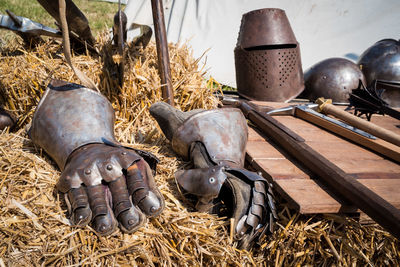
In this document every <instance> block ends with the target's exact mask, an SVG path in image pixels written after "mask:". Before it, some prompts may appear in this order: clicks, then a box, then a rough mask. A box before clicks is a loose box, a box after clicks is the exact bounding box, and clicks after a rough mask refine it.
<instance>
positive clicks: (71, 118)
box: [30, 80, 120, 170]
mask: <svg viewBox="0 0 400 267" xmlns="http://www.w3.org/2000/svg"><path fill="white" fill-rule="evenodd" d="M77 111H79V112H77ZM114 121H115V115H114V110H113V108H112V106H111V104H110V102H109V101H108V100H107V99H106V98H105V97H104V96H103V95H101V94H99V93H97V92H95V91H93V90H91V89H88V88H85V87H83V86H82V85H78V84H72V83H67V82H64V81H57V80H54V81H52V82H51V83H50V85H49V86H48V87H47V90H46V92H45V93H44V96H43V97H42V99H41V101H40V102H39V105H38V106H37V108H36V111H35V114H34V116H33V120H32V127H31V129H30V137H31V139H32V141H33V142H34V143H35V144H37V145H39V146H40V147H41V148H43V149H44V150H45V151H46V153H47V154H49V155H50V156H51V157H52V158H53V159H54V160H55V161H56V163H57V165H58V167H59V168H60V169H61V170H63V169H64V167H65V164H66V162H67V159H68V156H69V155H70V154H71V153H72V152H73V151H74V150H75V149H77V148H79V147H81V146H83V145H86V144H91V143H104V144H107V145H112V146H120V145H119V143H117V141H116V140H115V137H114Z"/></svg>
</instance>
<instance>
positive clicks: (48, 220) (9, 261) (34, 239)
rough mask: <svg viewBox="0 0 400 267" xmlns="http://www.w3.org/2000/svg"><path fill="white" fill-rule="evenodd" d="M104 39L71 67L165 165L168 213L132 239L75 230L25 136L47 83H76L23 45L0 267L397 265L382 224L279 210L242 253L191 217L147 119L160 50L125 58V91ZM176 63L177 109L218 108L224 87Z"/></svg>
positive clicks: (56, 58)
mask: <svg viewBox="0 0 400 267" xmlns="http://www.w3.org/2000/svg"><path fill="white" fill-rule="evenodd" d="M105 36H106V35H103V36H102V37H101V38H100V39H101V40H100V43H101V45H100V50H101V51H102V52H101V55H102V56H100V57H99V56H90V55H75V57H74V62H75V64H76V65H77V66H79V68H80V69H81V70H83V71H84V72H85V73H86V74H87V75H88V76H89V77H90V78H92V79H93V80H94V81H95V82H96V83H97V84H98V87H99V88H100V90H101V91H102V93H103V94H104V95H106V96H107V97H108V99H110V101H111V102H112V104H113V106H114V108H115V110H116V114H117V122H116V127H115V128H116V136H117V139H118V140H119V141H120V142H121V143H122V144H124V145H126V146H133V147H136V148H140V149H145V150H148V151H151V152H153V153H154V154H155V155H156V156H158V157H159V159H160V164H159V165H158V170H157V176H156V180H157V184H158V186H159V188H160V190H161V192H162V193H163V195H164V197H165V199H166V208H165V210H164V212H163V213H162V215H161V216H159V217H158V218H154V219H151V220H149V221H148V222H147V223H146V224H145V226H144V227H142V228H141V229H140V230H139V231H137V232H136V233H134V234H123V233H121V232H120V231H117V232H116V233H114V234H113V235H111V236H108V237H100V236H98V235H96V233H95V232H94V231H93V230H92V229H91V228H90V227H89V226H88V227H86V228H83V229H82V228H76V227H73V226H71V225H70V222H69V221H68V219H67V214H66V209H65V203H64V202H63V201H62V200H61V197H60V195H59V194H57V193H56V189H55V183H56V181H57V179H58V177H59V175H60V172H59V170H58V169H57V167H56V165H55V164H54V163H53V162H52V161H51V159H50V158H48V157H47V156H46V155H43V153H42V151H41V150H40V149H38V148H35V147H34V146H33V144H32V142H31V141H30V140H29V138H28V137H27V134H26V128H27V126H28V124H29V122H30V120H31V118H32V114H33V112H34V108H35V107H36V105H37V103H38V100H39V99H40V97H41V95H42V93H43V91H44V90H45V88H46V86H47V84H48V82H49V81H50V78H56V79H63V80H67V81H70V82H78V81H77V80H76V77H75V76H74V75H73V73H72V72H71V70H70V69H69V67H68V66H66V65H65V62H64V60H63V54H62V52H61V51H62V50H61V47H60V45H59V44H58V43H55V42H50V41H49V42H47V43H45V44H43V45H41V46H38V47H36V48H35V49H30V50H25V49H23V48H22V46H20V45H18V44H10V45H8V46H3V47H2V51H1V52H2V56H1V58H0V83H1V84H0V97H1V98H0V101H2V102H3V103H4V105H5V107H6V108H7V109H9V110H11V111H13V112H14V114H16V115H18V118H19V121H18V127H19V130H18V131H17V132H15V133H9V132H8V131H4V132H3V133H0V156H1V158H0V191H1V194H0V266H4V265H14V266H15V265H17V266H25V265H27V266H31V265H35V266H36V265H76V266H77V265H86V264H87V265H107V266H108V265H146V266H152V265H186V266H199V265H222V266H224V265H238V266H242V265H321V264H324V265H328V264H329V265H331V264H335V265H356V264H359V265H361V264H362V265H366V264H369V265H398V264H399V260H400V253H399V242H398V241H397V240H396V239H394V238H393V237H392V236H391V235H389V234H388V233H387V232H385V231H383V230H382V229H381V228H380V227H378V226H376V225H375V224H371V225H365V226H360V224H359V223H358V222H357V221H355V220H353V219H351V218H346V217H342V216H322V215H318V216H314V217H310V216H300V215H299V214H297V213H296V212H294V211H292V210H289V209H288V207H287V205H285V204H282V205H280V206H279V211H280V213H279V217H280V219H279V221H278V222H277V224H276V227H275V228H276V231H275V232H274V234H272V235H270V236H268V237H265V238H264V239H263V240H261V243H260V246H258V247H256V248H254V249H253V250H252V251H250V252H247V251H240V250H237V249H236V248H235V246H236V244H235V242H232V240H231V239H230V237H229V236H230V235H229V233H228V227H227V222H226V221H224V220H222V219H218V218H216V217H215V216H212V215H208V214H204V213H197V212H193V211H192V209H191V208H190V207H188V206H186V204H185V202H183V201H182V200H183V199H182V197H181V195H180V194H179V191H178V190H177V187H176V184H175V181H174V178H173V173H174V172H175V171H176V170H177V168H179V167H180V166H182V164H183V163H182V162H181V161H179V159H177V158H176V155H175V154H174V153H173V151H172V150H171V147H170V145H169V143H168V141H166V139H165V138H164V137H163V135H162V134H161V132H160V130H159V128H158V127H157V124H156V123H155V121H154V120H153V119H152V118H151V117H150V115H149V112H148V107H149V106H150V105H151V104H152V103H154V102H155V101H158V100H160V98H161V92H160V90H159V89H160V81H159V78H158V74H157V69H156V51H155V46H154V44H150V45H149V46H148V47H147V48H146V49H145V50H142V49H138V48H135V47H129V48H128V53H127V57H128V58H129V60H128V62H127V66H126V73H125V74H126V77H125V85H124V87H123V88H122V89H121V90H120V89H119V88H118V86H116V81H115V80H113V79H112V77H113V75H114V73H113V72H114V71H113V68H112V67H110V66H109V62H107V61H108V59H105V58H106V57H105V55H106V54H107V53H108V52H109V51H110V49H111V48H110V46H109V42H108V41H107V38H106V37H105ZM170 57H171V70H172V77H173V84H174V87H175V102H176V103H177V104H178V106H179V107H180V108H181V109H182V110H189V109H192V108H207V109H208V108H212V107H215V106H216V105H217V100H216V99H215V98H214V97H213V96H212V92H213V91H214V90H217V89H219V87H218V86H216V87H215V86H214V85H215V83H213V84H212V85H210V84H207V82H206V81H205V80H204V78H203V74H204V73H203V71H202V70H199V68H200V67H199V66H198V62H197V61H196V60H194V59H193V58H192V56H191V54H190V50H189V49H188V48H187V47H186V46H184V45H183V46H173V45H170ZM104 66H106V67H104Z"/></svg>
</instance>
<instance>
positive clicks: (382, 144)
mask: <svg viewBox="0 0 400 267" xmlns="http://www.w3.org/2000/svg"><path fill="white" fill-rule="evenodd" d="M339 110H340V109H339ZM295 113H296V117H299V118H302V119H303V120H305V121H307V122H311V123H313V124H314V125H317V126H319V127H322V128H323V129H326V130H328V131H330V132H332V133H335V134H337V135H339V136H341V137H344V138H346V139H348V140H351V141H352V142H354V143H355V144H357V145H362V146H363V147H365V148H368V149H370V150H372V151H374V152H378V153H380V154H381V155H384V156H386V157H388V158H390V159H392V160H394V161H396V162H397V163H399V162H400V147H399V146H397V145H394V144H391V143H389V142H386V141H384V140H382V139H379V138H377V139H370V138H367V137H365V136H362V135H359V134H356V133H354V132H353V131H351V130H349V129H346V128H344V127H341V126H339V125H337V124H334V123H332V122H330V121H328V120H326V119H324V118H321V117H318V116H316V115H313V114H311V113H308V112H305V111H304V110H301V109H296V112H295ZM345 113H346V112H345ZM346 114H348V113H346ZM359 120H360V121H362V122H364V120H362V119H360V118H359ZM378 127H380V126H375V128H378ZM380 129H384V128H380ZM385 131H386V132H389V133H392V135H394V133H393V132H391V131H388V130H385ZM397 136H400V135H397Z"/></svg>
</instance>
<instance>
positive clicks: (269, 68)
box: [234, 8, 304, 102]
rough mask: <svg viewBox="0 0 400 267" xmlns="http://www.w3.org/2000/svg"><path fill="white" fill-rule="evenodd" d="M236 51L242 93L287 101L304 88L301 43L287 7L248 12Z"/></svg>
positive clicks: (237, 75)
mask: <svg viewBox="0 0 400 267" xmlns="http://www.w3.org/2000/svg"><path fill="white" fill-rule="evenodd" d="M234 52H235V67H236V83H237V89H238V93H239V94H240V95H241V96H243V97H246V98H248V99H252V100H262V101H279V102H284V101H288V100H290V99H292V98H294V97H296V96H297V95H298V94H299V93H300V92H301V91H302V90H303V89H304V80H303V71H302V67H301V57H300V47H299V43H298V42H297V40H296V37H295V35H294V33H293V31H292V28H291V27H290V23H289V20H288V18H287V17H286V13H285V11H283V10H281V9H275V8H265V9H260V10H255V11H251V12H248V13H246V14H244V15H243V17H242V23H241V26H240V32H239V37H238V42H237V45H236V48H235V51H234Z"/></svg>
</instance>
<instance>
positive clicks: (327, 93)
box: [300, 58, 365, 103]
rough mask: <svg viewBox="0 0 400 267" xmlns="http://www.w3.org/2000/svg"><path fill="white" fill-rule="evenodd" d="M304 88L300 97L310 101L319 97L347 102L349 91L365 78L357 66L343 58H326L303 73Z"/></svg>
mask: <svg viewBox="0 0 400 267" xmlns="http://www.w3.org/2000/svg"><path fill="white" fill-rule="evenodd" d="M304 80H305V87H306V88H305V89H304V91H303V93H301V95H300V97H302V98H307V99H310V100H312V101H314V100H316V99H317V98H319V97H324V98H326V99H332V101H333V102H340V103H348V102H349V93H351V90H353V89H356V88H357V87H358V84H359V81H360V80H361V81H362V82H363V83H365V78H364V75H363V73H362V72H361V70H360V69H359V67H358V66H357V65H356V64H355V63H353V62H351V61H350V60H348V59H345V58H328V59H325V60H323V61H321V62H319V63H317V64H315V65H313V66H312V67H311V68H310V69H309V70H308V71H307V72H306V74H305V75H304Z"/></svg>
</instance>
